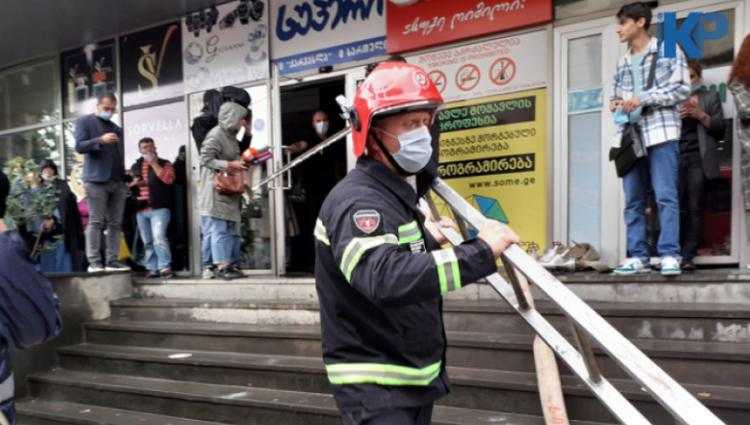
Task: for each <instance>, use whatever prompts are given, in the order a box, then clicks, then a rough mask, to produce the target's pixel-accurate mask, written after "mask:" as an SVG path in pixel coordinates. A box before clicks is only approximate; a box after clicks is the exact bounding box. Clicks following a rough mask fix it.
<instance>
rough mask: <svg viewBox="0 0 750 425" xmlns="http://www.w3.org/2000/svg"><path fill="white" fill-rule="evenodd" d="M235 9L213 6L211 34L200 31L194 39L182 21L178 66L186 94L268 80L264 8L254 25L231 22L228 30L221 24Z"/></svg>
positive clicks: (266, 11)
mask: <svg viewBox="0 0 750 425" xmlns="http://www.w3.org/2000/svg"><path fill="white" fill-rule="evenodd" d="M238 5H239V2H238V1H235V2H231V3H226V4H222V5H220V6H217V9H218V10H219V17H218V22H217V24H216V25H215V26H214V27H213V28H212V29H211V32H207V31H206V30H205V29H202V30H200V32H199V33H198V36H197V37H196V36H195V34H194V33H192V32H190V31H188V28H187V25H186V24H185V19H183V20H182V40H183V43H182V46H183V51H182V65H183V74H184V80H185V89H186V90H187V91H188V92H189V93H192V92H196V91H203V90H208V89H215V88H217V87H221V86H228V85H236V84H240V83H245V82H250V81H256V80H262V79H267V78H268V76H269V54H268V4H266V7H264V8H263V10H264V11H263V16H262V18H261V19H260V20H258V21H255V20H253V19H248V21H247V23H246V24H243V23H242V22H241V21H240V19H239V18H235V19H233V23H232V26H226V25H225V24H223V22H225V20H226V17H227V15H231V14H234V13H235V11H236V9H237V6H238ZM230 18H231V17H230Z"/></svg>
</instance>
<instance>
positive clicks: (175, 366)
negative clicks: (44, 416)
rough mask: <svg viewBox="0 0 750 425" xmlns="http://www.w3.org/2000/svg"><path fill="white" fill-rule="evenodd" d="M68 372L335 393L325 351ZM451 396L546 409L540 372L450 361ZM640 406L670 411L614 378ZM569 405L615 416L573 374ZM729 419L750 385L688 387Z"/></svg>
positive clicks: (106, 351) (122, 349)
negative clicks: (542, 405)
mask: <svg viewBox="0 0 750 425" xmlns="http://www.w3.org/2000/svg"><path fill="white" fill-rule="evenodd" d="M60 357H61V365H62V367H63V368H65V369H66V370H73V371H87V370H96V371H98V372H101V373H105V374H121V375H130V376H144V377H150V378H160V379H173V380H186V379H189V380H190V381H192V382H202V383H211V384H221V385H247V383H253V384H254V385H255V386H261V387H263V388H274V389H280V390H288V391H301V392H312V393H323V394H328V393H329V392H330V391H329V386H328V382H327V378H326V376H325V371H324V368H323V363H322V361H321V359H320V358H319V357H296V356H279V355H260V354H240V353H227V352H213V351H192V350H189V351H188V350H185V351H179V352H178V351H175V350H171V349H155V348H145V347H130V346H110V345H96V344H80V345H77V346H73V347H68V348H65V349H62V350H61V351H60ZM448 375H449V376H450V380H451V390H452V392H451V394H450V395H449V396H448V397H447V398H445V399H444V400H441V404H444V405H449V406H457V407H463V408H470V409H479V410H501V411H513V412H516V413H523V414H530V415H541V414H542V412H541V409H540V407H539V396H538V387H537V383H536V376H535V374H534V373H533V372H514V371H507V370H489V369H480V368H464V367H449V368H448ZM613 385H615V386H616V387H617V388H618V389H620V390H621V391H622V392H623V393H624V394H625V395H626V396H627V397H628V398H629V399H631V400H633V401H635V402H636V404H637V407H638V408H639V409H641V410H642V411H644V412H648V413H649V416H650V417H651V418H655V419H656V420H655V422H656V423H667V422H668V420H669V419H670V417H669V416H668V415H667V413H666V412H665V411H663V409H661V408H660V406H658V405H657V404H656V403H655V402H654V401H653V400H652V399H651V397H649V396H647V395H646V394H644V393H643V391H642V390H641V388H640V387H639V386H638V385H636V384H635V383H634V382H632V381H631V380H629V379H614V380H613ZM563 386H564V391H565V393H566V404H567V407H568V410H569V413H570V415H571V417H572V418H576V419H581V420H601V419H602V418H606V417H608V413H607V412H606V410H605V409H604V407H603V406H602V405H601V403H599V401H598V400H596V399H595V398H594V397H593V396H592V395H591V393H590V392H589V391H588V390H587V389H586V388H585V387H584V386H583V384H582V383H581V382H580V381H579V380H578V379H577V378H576V377H573V376H565V377H564V379H563ZM687 389H688V390H689V391H690V392H691V393H692V394H694V395H695V396H696V397H698V398H699V399H701V400H703V402H704V403H706V405H707V406H709V407H710V408H711V409H712V410H713V411H714V412H716V413H717V414H719V415H721V417H722V418H725V419H726V420H727V421H728V422H729V423H742V420H743V419H745V418H746V417H747V412H748V411H750V389H748V388H737V387H728V386H712V385H703V384H694V385H687Z"/></svg>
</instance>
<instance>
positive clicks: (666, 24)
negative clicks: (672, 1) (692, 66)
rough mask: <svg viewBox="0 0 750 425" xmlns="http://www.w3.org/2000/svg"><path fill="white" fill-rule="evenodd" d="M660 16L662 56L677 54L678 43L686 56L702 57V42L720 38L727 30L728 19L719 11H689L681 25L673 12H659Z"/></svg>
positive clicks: (669, 56) (671, 56) (692, 57)
mask: <svg viewBox="0 0 750 425" xmlns="http://www.w3.org/2000/svg"><path fill="white" fill-rule="evenodd" d="M660 18H661V19H660V21H661V22H662V31H661V36H662V41H663V42H664V56H666V57H668V58H673V57H675V56H677V45H678V44H679V45H680V47H682V50H684V51H685V55H687V57H688V58H690V59H702V58H703V43H704V42H705V41H706V40H717V39H720V38H722V37H723V36H725V35H726V34H727V33H728V31H729V20H728V19H727V17H726V15H725V14H723V13H721V12H711V13H701V12H690V13H689V14H688V16H687V18H685V20H684V21H683V22H682V25H681V26H680V25H678V22H677V14H676V13H675V12H665V13H663V14H660ZM707 28H710V29H707Z"/></svg>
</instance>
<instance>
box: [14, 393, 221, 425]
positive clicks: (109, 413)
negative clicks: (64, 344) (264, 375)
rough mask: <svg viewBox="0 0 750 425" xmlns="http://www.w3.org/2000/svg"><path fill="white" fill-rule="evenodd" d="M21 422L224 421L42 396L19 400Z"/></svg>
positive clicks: (170, 424) (165, 424) (172, 424)
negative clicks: (54, 399) (55, 399)
mask: <svg viewBox="0 0 750 425" xmlns="http://www.w3.org/2000/svg"><path fill="white" fill-rule="evenodd" d="M16 412H17V414H18V423H19V424H21V425H79V424H80V425H134V424H138V425H223V424H221V423H219V422H207V421H198V420H194V419H184V418H178V417H174V416H163V415H154V414H152V413H143V412H136V411H133V410H123V409H112V408H108V407H102V406H93V405H88V404H79V403H67V402H62V401H49V400H40V399H31V400H22V401H20V402H18V403H16Z"/></svg>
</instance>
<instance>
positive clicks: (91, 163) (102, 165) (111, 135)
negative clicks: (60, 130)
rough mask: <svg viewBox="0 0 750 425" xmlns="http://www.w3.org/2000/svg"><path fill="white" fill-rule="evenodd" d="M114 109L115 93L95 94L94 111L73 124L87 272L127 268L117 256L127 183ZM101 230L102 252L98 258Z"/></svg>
mask: <svg viewBox="0 0 750 425" xmlns="http://www.w3.org/2000/svg"><path fill="white" fill-rule="evenodd" d="M116 112H117V97H115V95H114V94H112V93H107V94H104V95H101V96H99V98H98V101H97V104H96V113H94V114H90V115H86V116H83V117H81V118H79V119H78V121H76V124H75V141H76V152H78V153H80V154H83V155H84V161H83V182H84V188H85V190H86V200H87V202H88V206H89V224H88V226H87V227H86V256H87V257H88V260H89V267H88V271H89V272H99V271H103V270H107V271H125V270H130V267H128V266H127V265H125V264H123V263H121V262H120V261H118V260H117V256H118V253H119V251H120V231H121V228H122V219H123V213H124V210H125V200H126V198H127V193H128V187H127V184H126V183H125V152H124V147H123V138H122V129H121V128H120V127H119V126H118V125H117V124H115V123H113V122H112V116H113V115H114V114H115V113H116ZM105 230H106V235H107V238H106V242H105V246H106V254H105V258H104V261H102V258H101V244H102V234H103V233H104V232H105Z"/></svg>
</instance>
